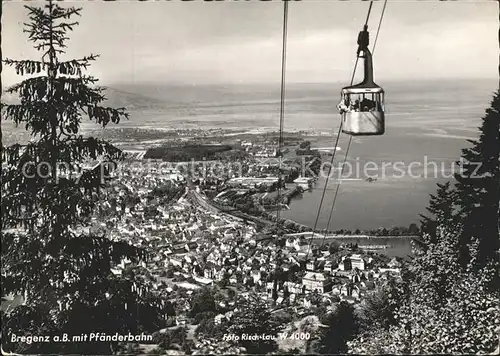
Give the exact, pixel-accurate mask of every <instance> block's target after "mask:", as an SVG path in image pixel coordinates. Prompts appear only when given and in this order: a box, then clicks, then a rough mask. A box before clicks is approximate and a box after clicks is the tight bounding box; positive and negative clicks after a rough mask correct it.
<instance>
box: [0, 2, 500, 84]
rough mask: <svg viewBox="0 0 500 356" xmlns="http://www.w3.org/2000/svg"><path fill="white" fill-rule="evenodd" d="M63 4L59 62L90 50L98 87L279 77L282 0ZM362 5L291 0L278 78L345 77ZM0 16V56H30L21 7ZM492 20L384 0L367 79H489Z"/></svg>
mask: <svg viewBox="0 0 500 356" xmlns="http://www.w3.org/2000/svg"><path fill="white" fill-rule="evenodd" d="M30 4H31V5H36V4H40V5H41V4H42V2H41V1H30ZM64 4H65V5H64V6H69V5H73V6H78V7H81V8H82V16H81V17H80V18H79V19H78V21H79V23H80V25H79V26H78V27H76V28H75V30H74V32H72V33H71V34H70V40H69V41H68V49H67V54H66V57H64V58H66V59H68V58H74V57H82V56H84V55H88V54H90V53H98V54H100V57H99V59H98V61H96V62H95V63H94V64H93V65H92V67H91V68H90V70H89V72H90V74H92V75H94V76H96V77H98V78H99V79H100V80H101V83H103V84H106V85H109V84H121V83H125V84H131V83H132V84H133V83H165V84H167V83H172V84H190V85H192V84H220V83H275V82H279V80H280V77H281V49H282V26H283V3H282V2H279V1H271V2H258V1H248V2H242V1H225V2H202V1H201V0H200V1H193V2H180V1H156V2H132V1H118V2H102V1H73V2H72V3H68V2H66V3H64ZM68 4H69V5H68ZM368 7H369V5H368V3H367V2H359V1H358V2H355V1H346V2H343V1H342V2H341V1H326V0H325V1H319V0H304V1H301V2H291V3H290V4H289V14H288V15H289V16H288V41H287V66H286V69H287V70H286V80H287V81H288V82H325V83H330V82H345V81H348V80H349V79H350V76H351V72H352V68H353V66H354V62H355V59H356V58H355V55H356V39H357V33H358V32H359V31H360V30H361V28H362V25H363V23H364V21H365V19H366V14H367V10H368ZM382 7H383V2H382V1H378V2H376V3H374V5H373V8H372V12H371V16H370V21H369V29H370V31H371V41H372V45H373V40H374V38H375V34H376V30H377V26H378V22H379V19H380V15H381V12H382ZM2 17H3V18H2V52H3V56H4V57H7V58H12V59H19V58H23V59H25V58H31V59H37V58H39V57H40V56H39V55H38V54H37V52H36V51H35V50H34V49H33V48H32V43H28V42H27V41H26V39H27V37H26V34H25V33H23V32H22V23H23V22H26V21H27V10H26V9H24V8H23V3H21V2H20V1H13V2H3V16H2ZM498 26H499V25H498V4H497V3H496V2H494V1H485V0H483V1H473V2H472V1H464V2H450V1H446V2H437V1H410V0H398V1H396V0H388V3H387V8H386V11H385V15H384V18H383V21H382V25H381V28H380V34H379V37H378V41H377V45H376V49H375V52H374V69H375V80H376V81H377V82H382V81H384V80H386V81H387V80H415V79H440V78H446V79H462V78H463V79H466V78H496V77H498V61H499V57H498ZM18 80H19V77H17V76H16V75H15V72H14V71H13V70H12V69H9V68H6V67H4V71H3V73H2V81H3V83H4V84H5V85H10V84H13V83H15V82H17V81H18Z"/></svg>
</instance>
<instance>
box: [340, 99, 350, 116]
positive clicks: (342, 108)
mask: <svg viewBox="0 0 500 356" xmlns="http://www.w3.org/2000/svg"><path fill="white" fill-rule="evenodd" d="M346 102H348V101H347V100H345V101H344V100H342V101H341V102H340V103H339V104H338V105H337V110H338V111H339V112H340V114H343V113H346V112H348V111H349V110H350V107H349V106H347V105H346Z"/></svg>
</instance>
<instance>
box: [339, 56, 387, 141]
mask: <svg viewBox="0 0 500 356" xmlns="http://www.w3.org/2000/svg"><path fill="white" fill-rule="evenodd" d="M360 58H364V62H365V63H364V71H365V73H364V79H363V81H362V82H361V83H359V84H356V85H352V86H349V87H345V88H343V89H342V92H341V102H340V104H339V105H338V109H339V111H340V114H341V115H342V131H343V132H344V133H346V134H349V135H355V136H369V135H383V134H384V133H385V115H384V110H385V108H384V90H383V89H382V88H381V87H379V86H378V85H377V84H375V83H374V81H373V66H372V56H371V53H370V51H369V50H368V49H365V50H364V51H363V56H362V57H360Z"/></svg>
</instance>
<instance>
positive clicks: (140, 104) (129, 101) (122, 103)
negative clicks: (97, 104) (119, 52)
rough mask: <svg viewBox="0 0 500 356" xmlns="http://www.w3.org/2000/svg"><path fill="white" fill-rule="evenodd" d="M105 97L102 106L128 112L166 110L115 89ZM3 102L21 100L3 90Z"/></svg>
mask: <svg viewBox="0 0 500 356" xmlns="http://www.w3.org/2000/svg"><path fill="white" fill-rule="evenodd" d="M105 96H106V98H107V100H106V101H104V102H103V103H102V105H104V106H109V107H114V108H126V109H127V111H136V110H161V109H164V108H165V103H164V102H163V101H162V100H160V99H157V98H152V97H149V96H146V95H141V94H137V93H130V92H126V91H122V90H119V89H115V88H109V87H108V88H106V91H105ZM2 102H3V103H5V104H15V103H19V99H18V97H17V95H16V94H13V93H7V92H6V91H5V90H3V92H2Z"/></svg>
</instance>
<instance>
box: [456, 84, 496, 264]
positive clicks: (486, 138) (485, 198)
mask: <svg viewBox="0 0 500 356" xmlns="http://www.w3.org/2000/svg"><path fill="white" fill-rule="evenodd" d="M479 131H480V136H479V139H478V140H469V142H470V143H471V144H472V147H470V148H466V149H463V150H462V162H460V164H461V168H462V170H461V172H459V173H457V174H456V175H455V178H456V180H457V184H456V189H457V198H458V203H459V205H460V217H461V219H462V221H463V232H462V234H461V236H460V253H461V264H462V266H465V265H467V263H468V262H469V259H470V253H469V250H468V246H469V245H470V243H471V242H472V240H477V242H478V246H477V256H476V261H475V263H476V267H477V268H478V269H480V268H482V267H484V266H486V265H487V264H488V263H489V262H493V263H498V262H499V251H500V236H499V224H500V208H499V201H500V91H499V92H497V93H495V95H494V97H493V100H492V102H491V106H490V107H489V108H488V109H486V115H485V116H484V118H483V121H482V125H481V126H480V127H479Z"/></svg>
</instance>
